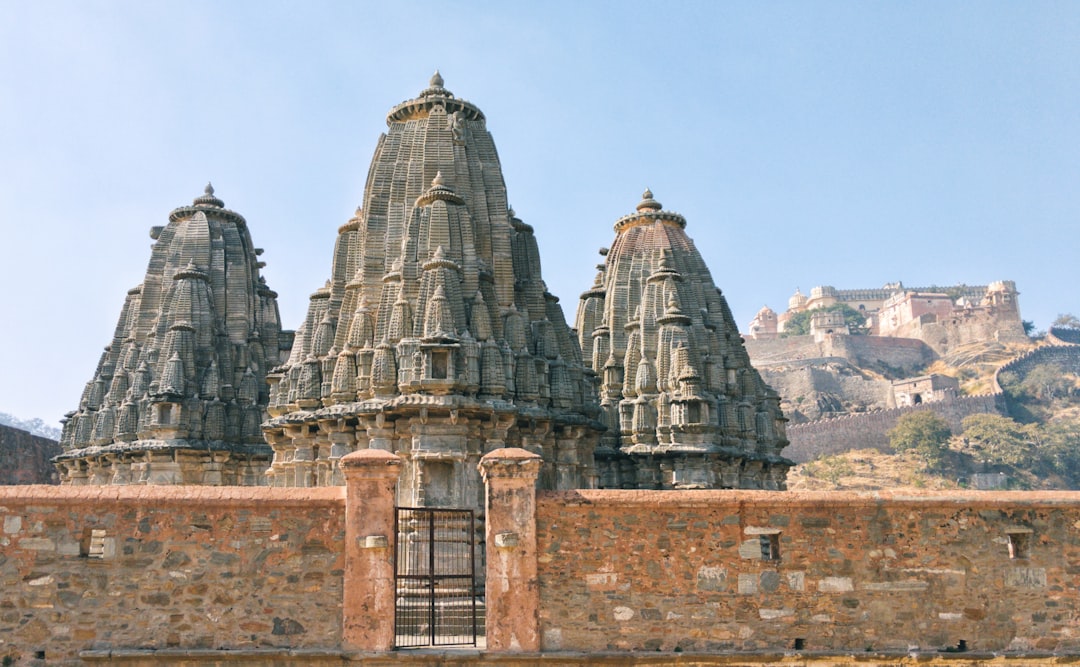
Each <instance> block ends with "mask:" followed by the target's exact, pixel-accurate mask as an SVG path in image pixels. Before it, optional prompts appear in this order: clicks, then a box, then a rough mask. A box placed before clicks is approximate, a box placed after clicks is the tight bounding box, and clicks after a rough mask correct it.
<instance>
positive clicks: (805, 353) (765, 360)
mask: <svg viewBox="0 0 1080 667" xmlns="http://www.w3.org/2000/svg"><path fill="white" fill-rule="evenodd" d="M745 344H746V351H747V353H748V354H749V355H750V360H751V361H752V362H753V364H754V366H755V367H762V366H763V367H767V366H769V365H771V364H785V365H786V364H798V363H799V362H800V361H804V360H808V359H826V358H829V357H838V358H841V359H844V360H846V361H848V362H849V363H852V364H855V365H856V366H866V367H875V366H882V365H884V366H887V367H889V368H891V369H896V370H897V371H901V372H909V371H914V370H916V369H919V368H922V367H924V366H926V365H927V364H929V363H930V362H932V361H933V360H934V351H933V350H931V349H930V348H929V347H928V346H927V345H926V344H925V343H923V342H922V341H921V340H916V339H914V338H890V337H885V336H863V335H848V334H828V335H825V336H824V337H823V338H822V340H821V342H816V341H815V340H814V337H813V336H790V337H787V338H776V339H772V340H757V339H753V338H748V339H746V340H745Z"/></svg>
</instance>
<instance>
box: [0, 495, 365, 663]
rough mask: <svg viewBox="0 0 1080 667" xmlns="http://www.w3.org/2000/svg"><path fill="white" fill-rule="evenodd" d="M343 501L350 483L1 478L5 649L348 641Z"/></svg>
mask: <svg viewBox="0 0 1080 667" xmlns="http://www.w3.org/2000/svg"><path fill="white" fill-rule="evenodd" d="M344 505H345V503H344V493H343V490H342V489H340V488H327V489H289V490H286V489H265V488H239V487H146V486H141V487H85V486H83V487H44V486H24V487H8V488H0V523H2V529H0V530H2V533H0V656H8V655H11V654H10V653H9V651H11V652H13V654H14V655H22V656H23V657H24V658H28V657H32V656H34V655H41V656H43V657H44V658H45V660H46V661H48V664H60V663H63V662H64V661H65V660H72V659H74V658H75V657H76V656H77V655H78V652H79V651H81V650H85V649H108V648H114V647H119V648H125V647H126V648H162V649H165V648H174V649H217V648H220V647H228V648H237V649H246V648H262V647H311V646H322V647H326V646H331V647H332V646H337V645H338V644H339V643H340V638H341V622H342V620H341V619H342V612H341V608H342V607H341V605H342V578H343V550H342V539H343V535H344V521H343V519H344ZM93 530H101V531H104V533H103V534H100V535H96V536H95V535H93V533H92V531H93ZM92 540H93V542H92ZM91 553H100V557H91V556H90V555H89V554H91Z"/></svg>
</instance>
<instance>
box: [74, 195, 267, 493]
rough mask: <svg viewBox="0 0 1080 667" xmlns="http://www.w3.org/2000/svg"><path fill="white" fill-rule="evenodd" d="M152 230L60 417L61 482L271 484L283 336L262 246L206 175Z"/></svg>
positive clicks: (75, 483)
mask: <svg viewBox="0 0 1080 667" xmlns="http://www.w3.org/2000/svg"><path fill="white" fill-rule="evenodd" d="M150 236H151V237H152V238H153V239H154V240H155V241H156V243H154V246H153V250H152V251H151V254H150V264H149V266H148V267H147V269H146V278H145V279H144V280H143V282H142V284H141V285H139V286H138V287H135V288H134V289H132V290H130V291H129V292H128V294H127V299H126V300H125V302H124V307H123V310H122V311H121V313H120V321H119V322H118V323H117V325H116V332H115V333H114V334H113V339H112V342H111V343H110V344H109V346H108V347H106V348H105V353H104V354H103V355H102V356H101V361H100V362H99V363H98V367H97V370H96V371H95V372H94V377H93V379H91V380H90V381H89V382H88V383H87V385H86V389H85V390H84V391H83V395H82V399H81V400H80V401H79V408H78V410H75V411H74V412H70V413H68V414H67V415H66V417H65V419H64V423H63V433H62V435H61V439H60V444H61V446H62V447H63V450H64V451H63V453H62V454H61V455H60V456H59V457H57V458H56V459H55V463H56V466H57V468H58V469H59V472H60V477H61V482H62V483H64V484H72V485H80V484H207V485H222V484H240V485H262V484H265V483H266V478H265V475H264V472H265V470H266V467H267V466H268V465H269V462H270V455H271V452H270V448H269V447H268V446H267V445H266V444H265V442H264V441H263V438H262V432H261V431H260V427H259V425H260V423H261V422H262V421H263V417H264V409H265V406H266V402H267V397H268V392H269V388H268V386H267V384H266V372H267V370H269V369H270V368H272V367H274V366H276V365H278V364H279V363H280V361H281V349H282V348H283V347H284V348H286V349H287V348H288V336H287V335H284V334H283V333H282V331H281V324H280V321H279V319H280V318H279V316H278V307H277V300H276V299H277V294H275V293H274V292H273V291H271V290H270V289H269V288H268V287H267V286H266V283H265V281H264V280H263V278H262V277H261V276H260V275H259V269H260V268H261V266H262V262H260V261H259V259H258V255H259V254H261V252H262V251H261V250H259V249H256V248H255V247H254V246H253V244H252V241H251V234H250V233H249V231H248V228H247V222H246V221H245V220H244V218H243V217H241V216H240V215H239V214H237V213H235V212H234V211H230V210H229V209H227V208H225V204H224V202H223V201H222V200H220V199H218V198H217V197H216V196H214V189H213V188H212V187H211V186H209V185H208V186H207V187H206V192H205V194H203V195H202V196H201V197H198V198H197V199H195V201H194V202H193V203H192V205H191V206H182V207H180V208H178V209H176V210H174V211H173V212H172V213H171V214H170V215H169V224H168V225H165V226H164V227H153V228H152V229H151V230H150Z"/></svg>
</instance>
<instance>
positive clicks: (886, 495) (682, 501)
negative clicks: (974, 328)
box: [536, 489, 1080, 510]
mask: <svg viewBox="0 0 1080 667" xmlns="http://www.w3.org/2000/svg"><path fill="white" fill-rule="evenodd" d="M536 501H537V505H541V504H543V505H565V506H587V505H603V506H626V507H630V506H641V505H646V506H652V507H671V508H675V507H695V508H696V507H716V506H718V505H741V504H749V505H753V506H755V507H761V506H768V507H786V508H791V509H793V510H794V509H797V508H799V507H808V508H810V507H812V508H820V507H822V506H832V507H840V506H857V505H865V506H872V505H879V504H883V503H888V504H890V505H908V506H935V505H938V506H940V505H955V506H961V507H973V508H980V509H982V508H997V507H1003V506H1004V507H1008V508H1010V509H1015V508H1021V507H1022V508H1025V509H1027V508H1036V507H1080V491H967V490H963V491H925V492H919V491H886V490H882V491H742V490H722V491H630V490H616V489H579V490H576V491H538V492H537V497H536Z"/></svg>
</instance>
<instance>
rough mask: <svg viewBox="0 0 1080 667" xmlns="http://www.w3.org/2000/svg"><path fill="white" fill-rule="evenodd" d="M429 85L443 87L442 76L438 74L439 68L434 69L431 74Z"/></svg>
mask: <svg viewBox="0 0 1080 667" xmlns="http://www.w3.org/2000/svg"><path fill="white" fill-rule="evenodd" d="M429 85H430V86H431V87H432V88H442V87H443V78H442V75H441V74H439V70H435V73H434V74H432V75H431V81H430V82H429Z"/></svg>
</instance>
